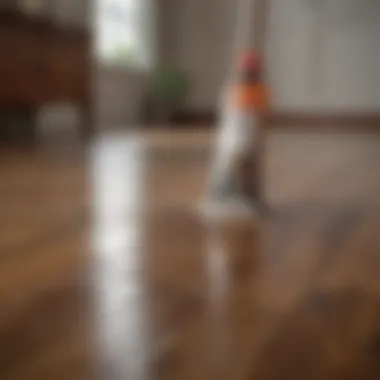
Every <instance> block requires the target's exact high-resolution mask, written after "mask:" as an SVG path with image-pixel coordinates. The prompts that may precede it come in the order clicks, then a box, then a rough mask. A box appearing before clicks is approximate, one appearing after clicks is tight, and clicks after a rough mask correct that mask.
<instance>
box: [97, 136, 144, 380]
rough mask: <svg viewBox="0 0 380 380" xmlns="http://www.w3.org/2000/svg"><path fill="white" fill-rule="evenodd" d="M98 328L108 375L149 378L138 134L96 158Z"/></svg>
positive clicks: (141, 153) (104, 149) (100, 150)
mask: <svg viewBox="0 0 380 380" xmlns="http://www.w3.org/2000/svg"><path fill="white" fill-rule="evenodd" d="M92 169H93V170H92V174H93V176H92V189H93V194H92V199H93V221H94V223H93V228H92V247H93V253H94V272H93V275H94V283H95V284H96V286H95V292H96V294H95V307H96V309H95V310H96V311H95V313H96V316H95V320H96V329H97V331H98V334H97V336H98V339H99V342H98V344H99V348H100V350H101V353H100V357H102V360H104V362H103V364H104V369H105V371H108V373H107V374H106V376H107V378H114V377H115V378H131V379H136V380H139V379H145V378H146V368H147V366H146V361H147V359H148V351H147V345H146V344H145V342H146V334H147V330H148V329H147V323H148V322H147V320H146V318H147V316H148V313H147V312H146V309H145V308H146V303H145V297H144V294H145V292H144V282H143V279H142V274H143V269H142V260H143V257H142V256H143V249H142V236H141V218H140V216H139V210H140V208H141V204H142V201H143V190H144V187H143V182H144V181H143V172H144V150H143V145H142V142H141V141H139V140H138V139H135V138H130V139H128V140H123V141H120V142H117V141H113V142H112V144H107V143H106V144H100V145H98V146H96V148H95V152H94V155H93V160H92Z"/></svg>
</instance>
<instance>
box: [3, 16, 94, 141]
mask: <svg viewBox="0 0 380 380" xmlns="http://www.w3.org/2000/svg"><path fill="white" fill-rule="evenodd" d="M0 56H1V59H0V118H1V125H0V128H1V129H3V130H4V129H6V128H7V127H9V125H8V126H7V120H9V117H15V115H16V116H17V115H18V116H19V117H27V118H29V119H30V120H29V121H26V124H29V125H30V127H31V129H30V130H29V131H27V132H28V133H29V134H30V133H34V129H35V128H34V126H33V119H34V117H35V115H36V112H37V111H38V110H39V109H40V107H42V106H44V105H48V104H52V103H61V102H65V103H66V102H67V103H72V104H74V105H76V106H80V108H81V109H82V111H83V112H82V115H83V120H84V122H83V128H82V132H83V133H84V134H88V133H89V132H91V130H92V128H91V86H90V84H91V69H90V68H91V55H90V38H89V35H88V33H87V32H85V31H79V30H73V29H62V28H60V27H58V26H55V25H54V24H53V23H51V22H49V21H48V20H45V19H36V18H33V19H32V18H26V17H25V16H22V15H20V14H18V13H15V12H1V13H0ZM25 128H26V127H25ZM0 134H1V131H0Z"/></svg>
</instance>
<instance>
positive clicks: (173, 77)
mask: <svg viewBox="0 0 380 380" xmlns="http://www.w3.org/2000/svg"><path fill="white" fill-rule="evenodd" d="M189 87H190V84H189V80H188V77H187V75H186V73H185V72H183V71H182V70H180V69H178V68H176V67H173V66H169V65H162V66H159V67H157V68H156V69H155V70H154V72H153V78H152V91H153V95H154V96H155V97H157V98H158V99H160V101H163V102H165V103H169V104H171V105H178V104H179V103H181V102H182V101H183V100H184V98H185V96H186V95H187V93H188V91H189Z"/></svg>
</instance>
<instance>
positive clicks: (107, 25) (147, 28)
mask: <svg viewBox="0 0 380 380" xmlns="http://www.w3.org/2000/svg"><path fill="white" fill-rule="evenodd" d="M154 2H155V0H96V4H97V6H96V15H95V20H96V22H95V29H96V33H95V34H96V53H97V57H98V59H99V61H100V62H101V63H102V64H106V65H112V66H113V65H117V66H121V67H129V68H130V67H132V68H138V69H149V68H150V67H151V66H152V65H153V61H154V57H155V41H154V35H155V33H154V29H155V9H154Z"/></svg>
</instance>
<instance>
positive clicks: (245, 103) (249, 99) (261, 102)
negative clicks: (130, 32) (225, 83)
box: [233, 84, 269, 113]
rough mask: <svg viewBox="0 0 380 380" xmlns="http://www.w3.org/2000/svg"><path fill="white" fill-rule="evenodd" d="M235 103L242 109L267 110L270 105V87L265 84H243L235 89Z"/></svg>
mask: <svg viewBox="0 0 380 380" xmlns="http://www.w3.org/2000/svg"><path fill="white" fill-rule="evenodd" d="M233 98H234V103H235V104H236V106H237V107H238V108H241V109H242V110H255V111H257V112H259V113H261V112H265V111H266V110H267V109H268V107H269V94H268V89H267V87H266V86H265V85H264V84H257V85H251V84H245V85H244V84H243V85H238V86H237V87H235V88H234V90H233Z"/></svg>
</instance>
